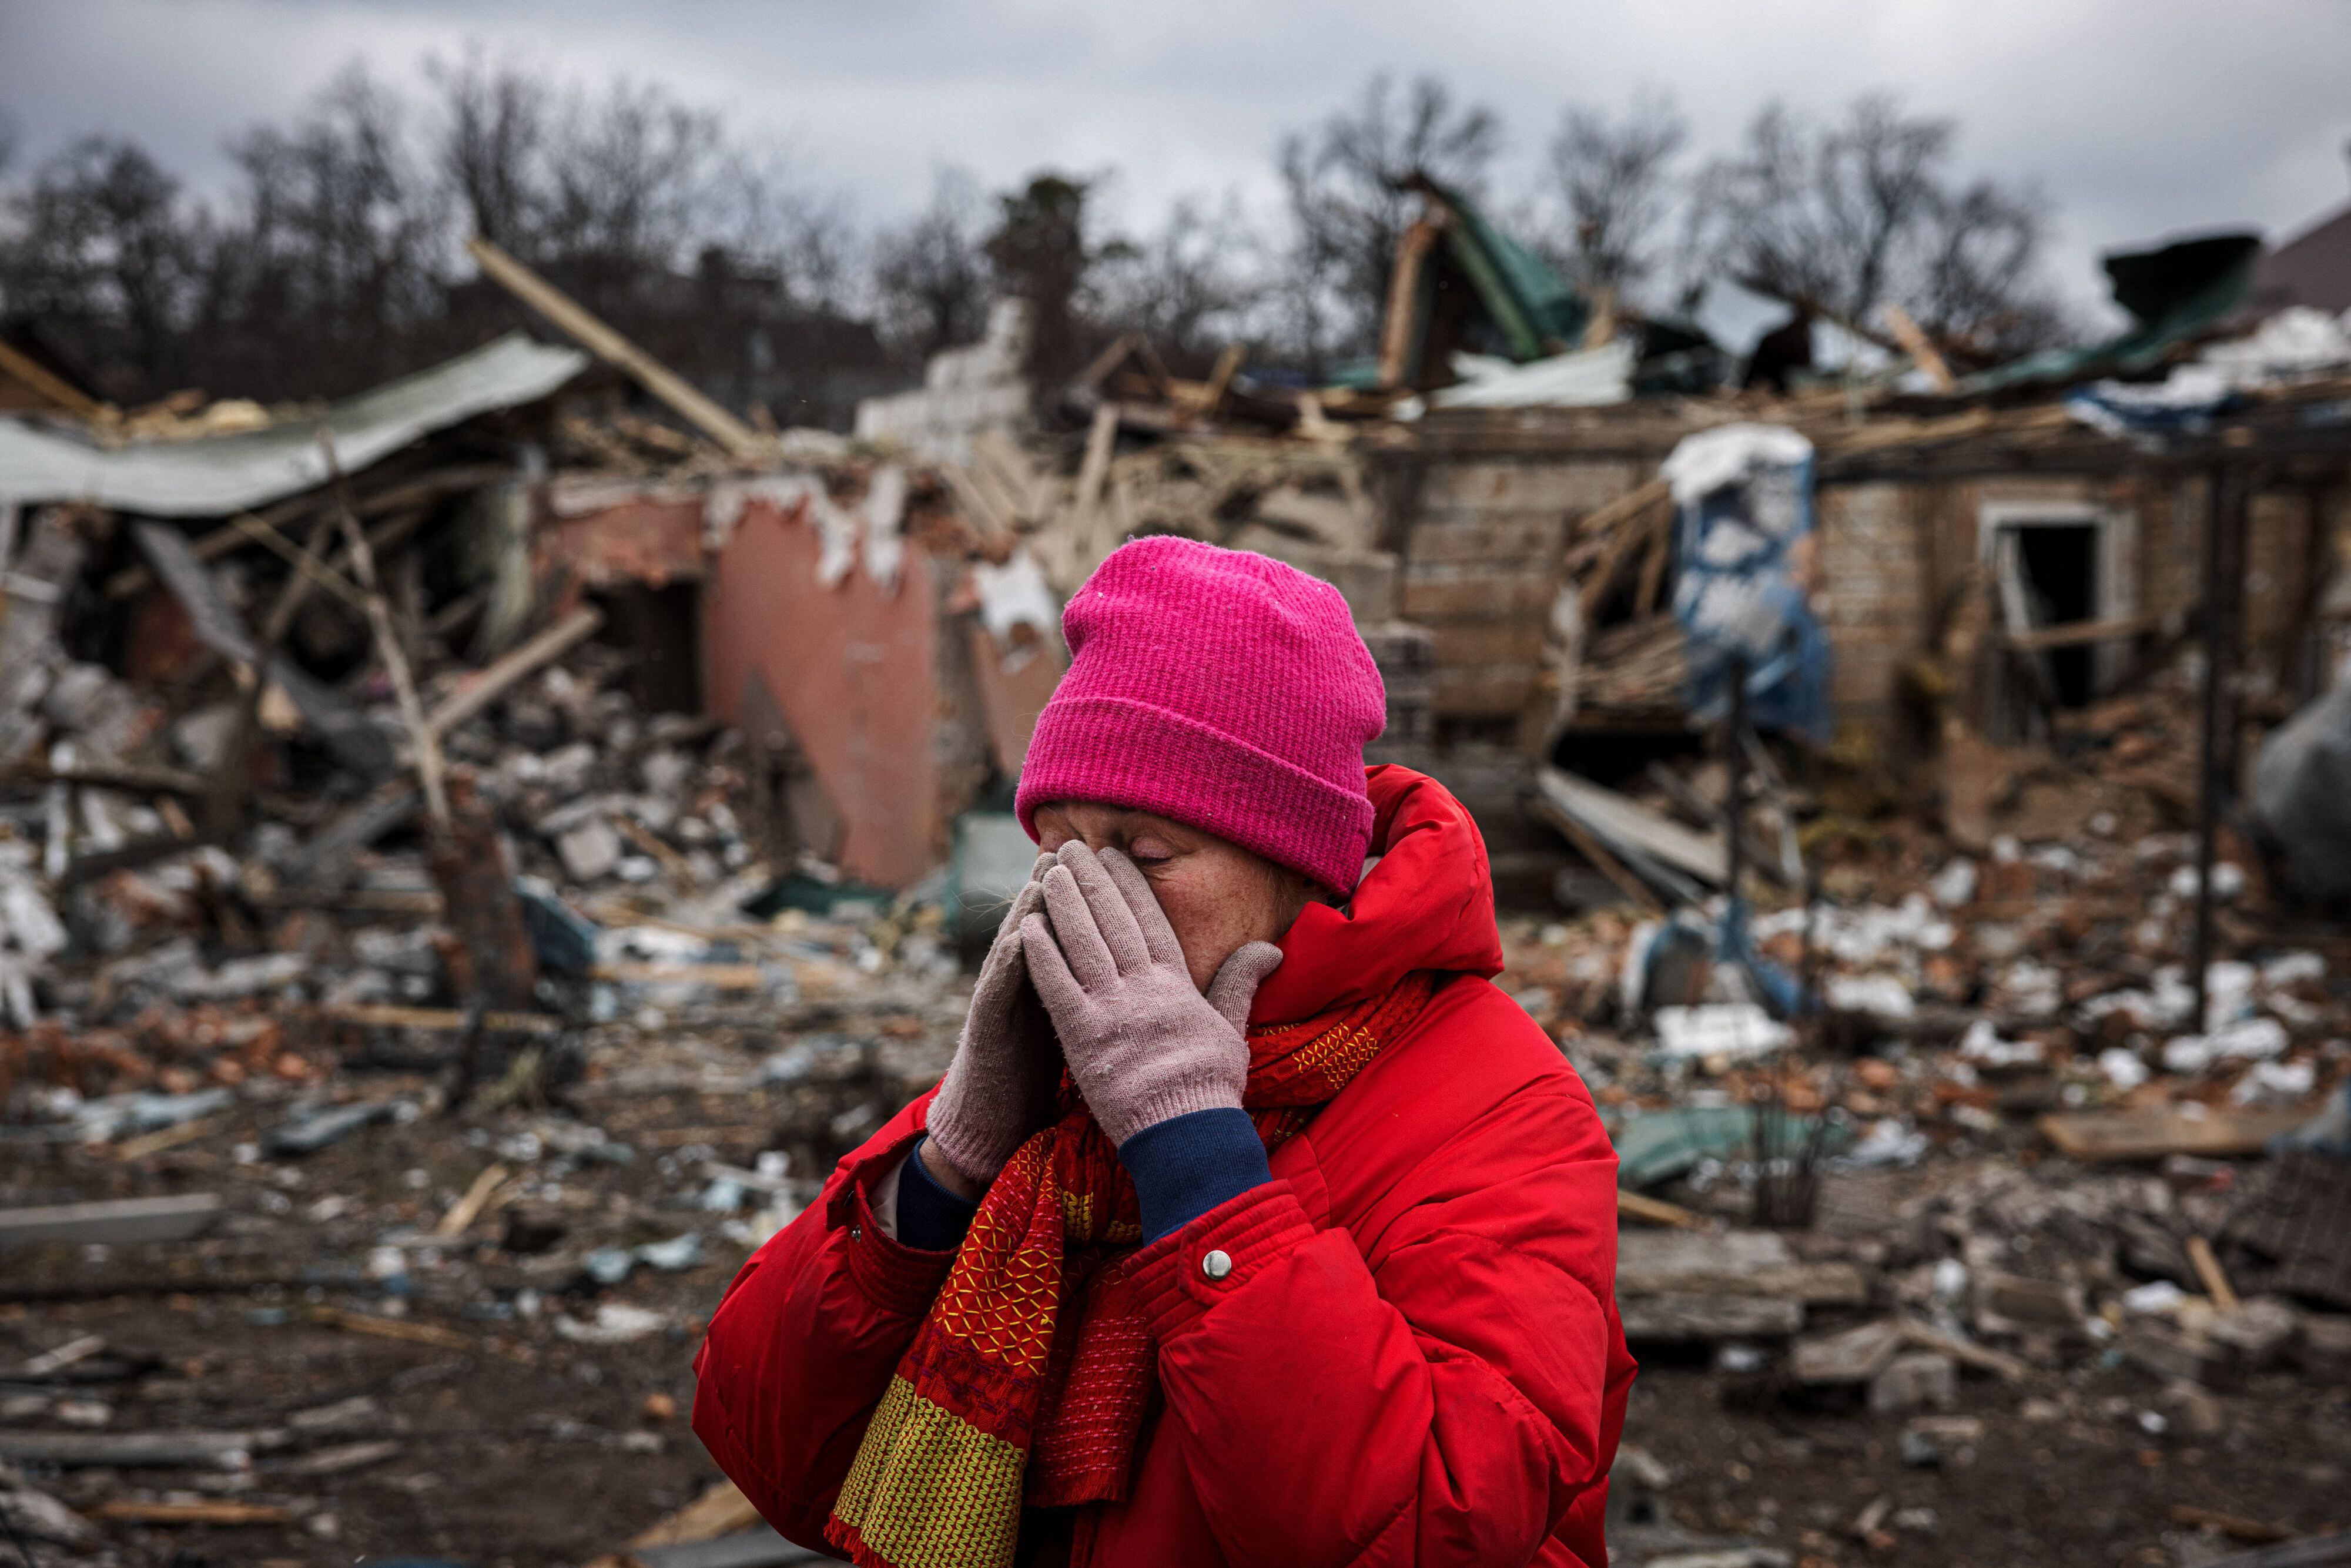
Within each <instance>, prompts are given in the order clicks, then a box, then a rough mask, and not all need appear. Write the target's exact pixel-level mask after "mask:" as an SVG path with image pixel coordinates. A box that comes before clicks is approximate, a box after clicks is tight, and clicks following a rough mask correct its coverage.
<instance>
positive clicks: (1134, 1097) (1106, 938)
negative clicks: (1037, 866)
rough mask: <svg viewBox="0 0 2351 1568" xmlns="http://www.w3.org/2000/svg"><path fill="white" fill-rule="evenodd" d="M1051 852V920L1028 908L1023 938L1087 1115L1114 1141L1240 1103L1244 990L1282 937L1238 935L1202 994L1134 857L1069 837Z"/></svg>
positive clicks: (1270, 961)
mask: <svg viewBox="0 0 2351 1568" xmlns="http://www.w3.org/2000/svg"><path fill="white" fill-rule="evenodd" d="M1056 858H1058V859H1059V860H1060V862H1061V863H1060V864H1059V865H1057V866H1054V867H1053V868H1051V869H1050V870H1049V871H1048V872H1046V873H1045V879H1044V886H1045V908H1046V910H1047V911H1048V912H1049V913H1050V915H1051V924H1050V925H1048V924H1047V921H1046V917H1045V915H1029V917H1028V918H1027V919H1025V920H1023V921H1022V922H1021V923H1020V937H1021V944H1022V946H1023V947H1024V948H1025V949H1026V951H1027V955H1028V958H1029V979H1030V981H1031V982H1032V983H1033V984H1034V985H1035V986H1036V988H1037V994H1038V995H1039V996H1040V997H1041V998H1043V999H1044V1003H1045V1010H1046V1011H1047V1012H1049V1013H1050V1014H1051V1015H1052V1019H1053V1030H1054V1032H1055V1033H1056V1034H1058V1035H1059V1036H1060V1037H1061V1054H1062V1057H1063V1059H1064V1060H1065V1061H1068V1063H1069V1066H1070V1076H1071V1078H1072V1079H1074V1080H1075V1081H1076V1082H1077V1086H1078V1092H1079V1093H1080V1094H1081V1095H1083V1096H1084V1097H1085V1102H1086V1105H1087V1107H1088V1108H1089V1109H1090V1110H1092V1112H1093V1113H1094V1120H1095V1121H1097V1122H1099V1123H1100V1124H1102V1131H1103V1132H1105V1133H1107V1134H1110V1138H1111V1141H1112V1142H1113V1144H1123V1143H1125V1142H1126V1140H1127V1139H1129V1138H1131V1137H1133V1136H1134V1134H1137V1133H1139V1132H1141V1131H1143V1129H1144V1128H1145V1127H1149V1126H1154V1125H1155V1124H1158V1123H1161V1122H1165V1121H1168V1120H1170V1119H1172V1118H1174V1117H1176V1116H1183V1115H1188V1114H1189V1113H1192V1112H1195V1111H1207V1110H1215V1109H1217V1108H1219V1107H1230V1108H1232V1109H1235V1110H1238V1109H1239V1108H1240V1103H1241V1091H1242V1088H1243V1086H1244V1085H1245V1084H1246V1083H1247V1082H1248V1079H1249V1041H1248V1040H1247V1038H1246V1037H1245V1035H1244V1033H1243V1030H1245V1029H1246V1027H1247V1025H1248V1023H1249V1002H1250V1000H1251V999H1252V998H1254V997H1255V996H1256V995H1257V988H1258V987H1259V984H1261V983H1262V982H1263V981H1264V979H1265V977H1267V976H1268V975H1270V974H1271V973H1273V971H1274V969H1275V967H1277V966H1278V965H1280V962H1281V949H1280V948H1279V947H1277V946H1274V945H1273V944H1272V943H1270V942H1250V943H1247V944H1244V945H1243V946H1241V947H1240V948H1238V950H1236V951H1235V952H1234V953H1233V955H1232V956H1230V957H1228V958H1227V959H1226V960H1225V962H1224V964H1223V966H1222V967H1220V968H1218V969H1217V976H1216V978H1215V979H1213V980H1211V981H1210V982H1209V984H1208V992H1207V995H1206V996H1202V995H1201V994H1200V992H1199V989H1198V988H1196V987H1195V986H1194V985H1193V984H1192V975H1191V971H1190V969H1189V968H1188V967H1186V964H1185V962H1184V948H1183V946H1182V944H1180V943H1179V942H1177V941H1176V939H1175V927H1174V926H1172V925H1169V924H1168V923H1167V916H1166V915H1165V913H1163V912H1162V911H1161V909H1160V907H1159V901H1158V900H1157V899H1156V898H1154V897H1153V896H1152V894H1151V884H1150V883H1147V882H1145V881H1144V877H1143V873H1141V872H1140V871H1137V870H1136V869H1135V866H1134V862H1133V861H1130V860H1128V859H1127V858H1126V857H1125V856H1124V855H1123V854H1121V853H1119V852H1117V851H1116V850H1103V851H1102V852H1101V853H1100V854H1099V855H1097V854H1096V853H1095V852H1093V851H1092V850H1090V849H1088V848H1087V847H1086V846H1085V845H1084V844H1083V843H1081V842H1078V841H1074V840H1072V841H1071V842H1069V843H1066V844H1064V845H1062V846H1061V850H1060V851H1059V852H1058V854H1057V857H1056Z"/></svg>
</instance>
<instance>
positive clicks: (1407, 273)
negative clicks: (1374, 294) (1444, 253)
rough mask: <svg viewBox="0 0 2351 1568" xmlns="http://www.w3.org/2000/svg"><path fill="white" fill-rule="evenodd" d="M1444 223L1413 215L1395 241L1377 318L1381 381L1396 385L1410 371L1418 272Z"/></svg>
mask: <svg viewBox="0 0 2351 1568" xmlns="http://www.w3.org/2000/svg"><path fill="white" fill-rule="evenodd" d="M1442 233H1444V225H1442V224H1441V223H1439V222H1438V221H1437V219H1436V218H1434V217H1424V218H1419V219H1416V221H1415V222H1414V223H1413V225H1412V226H1411V227H1409V228H1407V229H1405V231H1404V238H1403V239H1402V240H1400V241H1398V242H1397V244H1396V258H1395V268H1394V269H1393V270H1392V271H1390V272H1389V274H1388V300H1387V309H1386V311H1385V313H1384V315H1383V316H1382V317H1381V319H1380V385H1382V386H1384V387H1396V386H1402V385H1403V384H1404V379H1405V376H1406V375H1408V374H1409V373H1411V371H1412V349H1413V342H1414V340H1416V338H1417V337H1418V336H1419V332H1418V330H1417V329H1418V328H1419V326H1420V275H1421V273H1422V272H1423V271H1424V270H1425V269H1426V267H1427V266H1428V253H1429V252H1430V251H1432V250H1434V249H1436V248H1437V236H1438V235H1441V234H1442Z"/></svg>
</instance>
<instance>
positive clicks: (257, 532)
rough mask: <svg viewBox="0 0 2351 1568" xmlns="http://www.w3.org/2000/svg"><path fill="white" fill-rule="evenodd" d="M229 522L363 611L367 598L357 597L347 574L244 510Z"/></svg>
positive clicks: (314, 580) (314, 581) (365, 610)
mask: <svg viewBox="0 0 2351 1568" xmlns="http://www.w3.org/2000/svg"><path fill="white" fill-rule="evenodd" d="M229 526H230V527H231V528H235V529H236V530H237V531H238V532H239V533H242V534H244V535H245V536H246V538H250V539H252V540H253V541H254V542H255V543H256V544H258V545H261V546H264V547H265V548H266V549H268V551H269V552H270V553H271V554H272V555H274V556H276V557H277V558H278V559H280V560H283V561H284V562H286V564H287V565H288V566H290V567H292V568H293V569H294V570H296V571H297V572H298V573H300V574H301V575H302V576H303V577H306V578H308V580H310V582H311V584H312V586H314V587H318V588H323V589H325V590H326V591H328V592H329V593H331V594H333V595H334V596H335V597H336V598H338V599H340V600H341V601H343V602H344V603H345V604H347V605H349V606H350V608H351V609H353V610H355V611H358V612H360V614H362V615H364V614H366V613H367V601H365V600H364V599H362V598H360V591H359V590H358V589H356V588H353V587H352V586H351V584H350V580H349V579H348V578H346V577H344V576H343V574H342V573H341V572H340V571H337V570H335V569H334V568H332V567H330V566H328V565H326V564H325V563H324V562H322V561H320V560H319V559H317V558H315V557H313V556H312V555H311V554H310V553H309V552H308V551H307V550H305V549H302V548H301V547H300V546H299V545H297V544H296V543H295V542H294V541H293V540H292V539H289V538H287V537H286V536H285V535H284V534H281V533H279V532H278V531H277V529H276V528H271V527H270V526H269V525H268V524H267V523H265V522H263V521H262V520H261V519H260V518H259V517H254V516H253V515H252V514H250V513H246V514H243V515H241V516H238V517H233V518H231V519H230V521H229Z"/></svg>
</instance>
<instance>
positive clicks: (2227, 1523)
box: [2171, 1502, 2294, 1545]
mask: <svg viewBox="0 0 2351 1568" xmlns="http://www.w3.org/2000/svg"><path fill="white" fill-rule="evenodd" d="M2171 1522H2172V1523H2174V1524H2184V1525H2186V1526H2187V1527H2188V1528H2189V1529H2190V1530H2212V1531H2219V1532H2220V1533H2221V1534H2222V1535H2225V1536H2227V1537H2228V1538H2229V1539H2230V1540H2231V1541H2243V1542H2252V1543H2253V1544H2255V1545H2266V1544H2267V1543H2269V1542H2273V1541H2288V1540H2291V1539H2293V1536H2294V1531H2291V1530H2288V1529H2287V1528H2286V1527H2285V1526H2283V1525H2282V1524H2268V1523H2264V1522H2262V1521H2261V1520H2258V1519H2247V1518H2245V1517H2244V1516H2242V1515H2241V1514H2234V1513H2222V1512H2220V1511H2219V1510H2217V1509H2210V1508H2199V1507H2197V1506H2196V1505H2195V1504H2194V1503H2188V1502H2175V1503H2173V1504H2172V1505H2171Z"/></svg>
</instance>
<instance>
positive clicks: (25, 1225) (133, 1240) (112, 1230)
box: [0, 1192, 222, 1249]
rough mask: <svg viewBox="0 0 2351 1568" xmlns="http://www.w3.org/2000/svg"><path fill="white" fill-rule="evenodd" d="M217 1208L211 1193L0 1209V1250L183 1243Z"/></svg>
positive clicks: (198, 1231) (218, 1211) (208, 1223)
mask: <svg viewBox="0 0 2351 1568" xmlns="http://www.w3.org/2000/svg"><path fill="white" fill-rule="evenodd" d="M221 1208H222V1205H221V1197H220V1194H218V1193H216V1192H189V1193H180V1194H178V1195H176V1196H173V1197H121V1198H107V1199H103V1200H101V1201H99V1202H97V1203H59V1204H51V1205H47V1206H46V1207H37V1208H0V1249H5V1248H10V1247H34V1246H38V1245H40V1244H41V1243H43V1242H50V1241H65V1242H71V1243H73V1244H75V1245H78V1246H107V1247H128V1246H133V1245H136V1244H138V1243H140V1242H142V1241H185V1240H187V1239H190V1238H191V1237H194V1236H199V1235H202V1234H203V1233H204V1230H205V1229H206V1228H208V1227H209V1226H211V1224H212V1223H213V1221H214V1219H217V1218H219V1217H220V1214H221Z"/></svg>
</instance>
